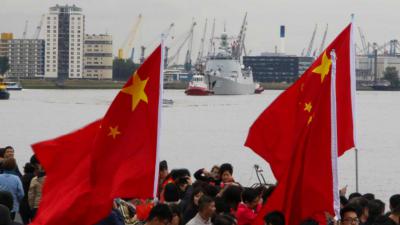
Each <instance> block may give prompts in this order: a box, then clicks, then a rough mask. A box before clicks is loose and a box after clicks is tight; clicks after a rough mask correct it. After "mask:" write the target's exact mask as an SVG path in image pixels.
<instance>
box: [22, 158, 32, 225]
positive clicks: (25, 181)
mask: <svg viewBox="0 0 400 225" xmlns="http://www.w3.org/2000/svg"><path fill="white" fill-rule="evenodd" d="M33 177H35V167H34V166H33V165H32V164H31V163H25V166H24V175H23V176H22V178H21V181H22V186H23V188H24V193H28V191H29V186H30V185H31V180H32V178H33ZM19 213H20V214H21V218H22V221H23V222H24V224H29V222H30V221H31V219H32V218H33V217H32V211H31V208H30V207H29V203H28V196H27V195H24V197H23V198H22V200H21V205H20V207H19Z"/></svg>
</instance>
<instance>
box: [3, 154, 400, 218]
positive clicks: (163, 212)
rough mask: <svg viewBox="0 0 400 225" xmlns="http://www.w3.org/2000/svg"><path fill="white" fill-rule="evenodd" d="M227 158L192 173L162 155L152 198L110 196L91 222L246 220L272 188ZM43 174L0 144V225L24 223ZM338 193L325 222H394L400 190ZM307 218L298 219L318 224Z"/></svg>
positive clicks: (31, 215)
mask: <svg viewBox="0 0 400 225" xmlns="http://www.w3.org/2000/svg"><path fill="white" fill-rule="evenodd" d="M233 175H234V169H233V166H232V165H231V164H229V163H224V164H222V165H216V166H213V167H212V168H211V169H210V170H207V169H204V168H202V169H199V170H197V171H196V172H195V173H194V174H193V177H194V179H193V180H192V175H191V173H190V171H189V170H187V169H173V170H171V171H169V169H168V164H167V162H166V161H161V162H160V165H159V185H158V187H159V189H158V196H157V199H156V200H150V199H146V200H145V199H120V198H118V199H115V200H114V205H113V209H112V211H111V213H110V214H109V216H107V217H106V218H104V219H103V220H101V221H100V222H99V223H98V224H97V225H129V224H131V225H250V224H252V223H253V222H254V220H255V218H256V217H257V215H258V213H259V212H260V210H261V208H262V207H263V205H264V204H268V198H269V197H270V196H271V194H272V193H273V191H274V189H275V185H265V184H259V185H255V186H252V187H244V186H242V185H241V184H240V183H239V182H237V181H236V180H235V179H234V176H233ZM45 179H46V174H45V171H44V170H43V168H42V167H41V166H40V163H39V162H38V160H37V159H36V158H35V156H32V157H31V159H30V162H28V163H26V164H25V166H24V170H23V174H22V173H21V172H20V171H19V169H18V166H17V163H16V160H15V158H14V149H13V148H12V147H11V146H7V147H5V148H1V149H0V225H3V224H4V225H6V224H7V225H8V224H20V223H17V222H14V220H15V217H16V215H20V217H21V219H22V223H23V224H29V223H30V222H31V221H32V220H33V218H34V216H35V214H36V211H37V209H38V207H39V205H40V199H41V195H42V194H41V193H42V187H43V184H44V182H45ZM339 193H340V204H341V211H340V216H341V219H340V220H335V219H334V218H333V217H332V216H330V215H328V214H327V215H326V222H327V223H328V224H330V225H337V224H339V223H341V224H343V225H400V194H395V195H393V196H391V198H390V204H389V206H388V207H387V208H386V206H385V203H384V202H383V201H381V200H379V199H376V198H375V196H374V195H373V194H371V193H366V194H360V193H352V194H350V195H349V196H348V197H347V195H346V189H341V190H340V191H339ZM263 219H264V224H265V225H285V224H286V222H285V216H284V215H283V214H282V212H279V211H273V212H269V213H268V214H266V215H265V216H264V217H263ZM318 224H319V223H318V222H317V221H316V220H314V219H312V218H305V219H304V220H303V221H299V225H318Z"/></svg>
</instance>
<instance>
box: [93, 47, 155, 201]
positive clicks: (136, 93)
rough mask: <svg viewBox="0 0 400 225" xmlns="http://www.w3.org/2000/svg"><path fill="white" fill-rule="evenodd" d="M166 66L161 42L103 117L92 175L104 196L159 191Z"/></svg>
mask: <svg viewBox="0 0 400 225" xmlns="http://www.w3.org/2000/svg"><path fill="white" fill-rule="evenodd" d="M160 70H161V46H159V47H158V48H157V49H156V50H155V51H154V52H153V53H152V54H151V55H150V56H149V57H148V58H147V60H146V61H145V62H144V63H143V64H142V65H141V66H140V68H139V69H138V70H137V71H136V72H135V74H134V75H133V76H132V77H131V79H129V81H128V82H127V83H126V84H125V86H124V87H123V88H122V90H121V91H120V92H119V93H118V95H117V97H116V98H115V100H114V101H113V103H112V104H111V106H110V108H109V110H108V112H107V113H106V115H105V117H104V118H103V120H102V125H101V126H102V128H101V131H100V133H99V134H98V135H97V138H96V140H95V144H94V145H95V146H94V149H96V151H95V152H94V153H93V155H92V162H93V167H92V171H91V178H92V184H93V186H94V187H95V188H96V191H97V192H98V193H100V194H101V195H100V196H101V197H102V198H104V199H107V198H115V197H123V198H125V197H126V198H131V197H136V198H152V197H153V193H154V184H155V183H154V181H155V180H156V178H155V176H156V175H157V174H156V166H157V163H156V161H157V159H156V158H157V157H156V156H157V138H158V119H159V107H160V77H161V76H160V72H161V71H160ZM157 172H158V171H157Z"/></svg>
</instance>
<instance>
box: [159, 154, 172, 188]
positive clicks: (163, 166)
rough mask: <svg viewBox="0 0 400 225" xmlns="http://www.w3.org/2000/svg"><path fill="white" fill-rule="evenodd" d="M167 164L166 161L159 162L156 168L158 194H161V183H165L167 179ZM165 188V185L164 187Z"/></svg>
mask: <svg viewBox="0 0 400 225" xmlns="http://www.w3.org/2000/svg"><path fill="white" fill-rule="evenodd" d="M168 174H169V172H168V163H167V161H165V160H163V161H161V162H160V164H159V166H158V187H159V188H158V194H160V193H161V191H162V188H163V183H164V182H165V181H166V179H167V177H168ZM164 186H165V185H164Z"/></svg>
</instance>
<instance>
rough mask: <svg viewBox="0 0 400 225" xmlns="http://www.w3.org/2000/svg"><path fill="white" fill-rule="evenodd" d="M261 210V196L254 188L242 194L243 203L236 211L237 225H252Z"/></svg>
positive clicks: (245, 190)
mask: <svg viewBox="0 0 400 225" xmlns="http://www.w3.org/2000/svg"><path fill="white" fill-rule="evenodd" d="M260 209H261V204H260V195H259V193H258V191H257V190H255V189H254V188H246V189H244V190H243V192H242V202H241V203H240V204H239V206H238V209H237V211H236V219H237V225H251V224H252V223H253V220H254V219H255V218H256V216H257V214H258V212H259V210H260Z"/></svg>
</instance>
